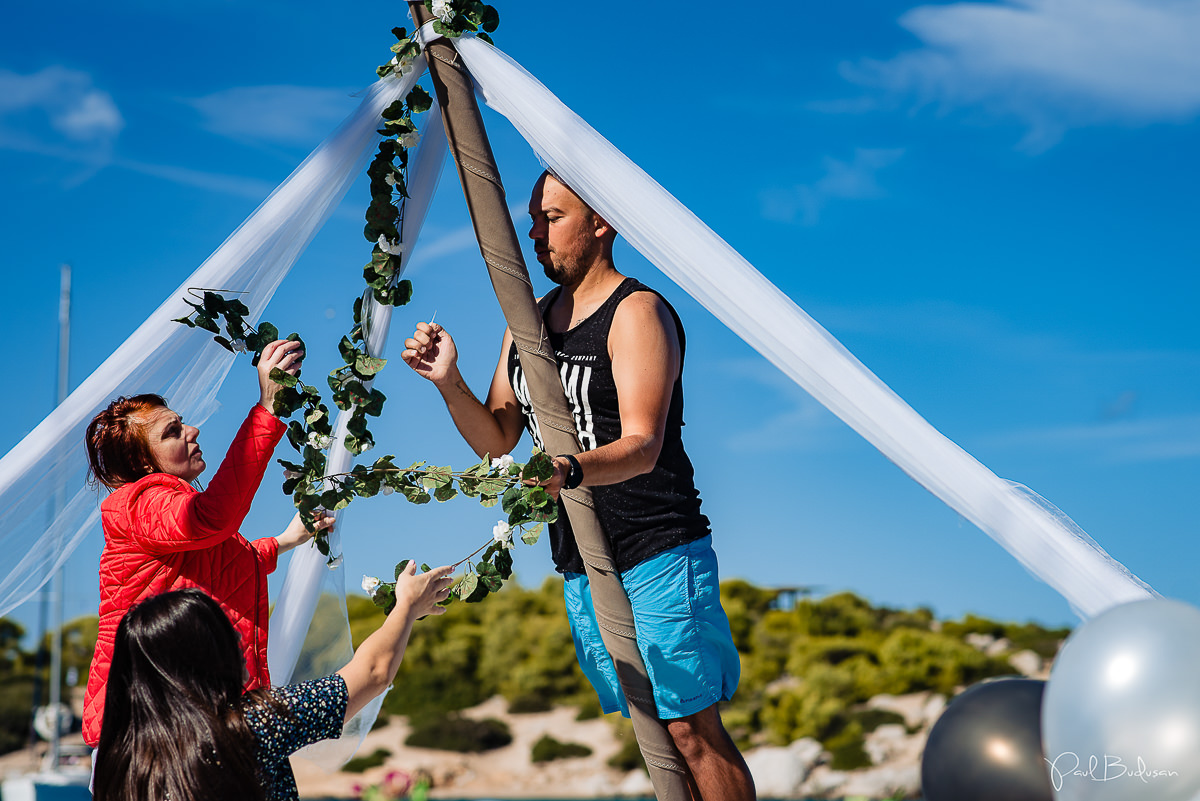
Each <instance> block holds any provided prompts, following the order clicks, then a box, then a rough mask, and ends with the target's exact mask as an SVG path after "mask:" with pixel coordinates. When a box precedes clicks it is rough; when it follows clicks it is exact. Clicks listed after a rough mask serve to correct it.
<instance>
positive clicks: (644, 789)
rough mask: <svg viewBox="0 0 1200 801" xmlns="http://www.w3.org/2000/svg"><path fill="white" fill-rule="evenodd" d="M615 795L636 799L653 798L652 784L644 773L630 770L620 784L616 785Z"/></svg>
mask: <svg viewBox="0 0 1200 801" xmlns="http://www.w3.org/2000/svg"><path fill="white" fill-rule="evenodd" d="M617 795H620V796H632V797H637V798H641V797H644V796H653V795H654V784H653V783H651V781H650V777H649V776H647V775H646V771H644V770H642V769H641V768H638V769H637V770H631V771H629V773H628V774H627V775H626V776H625V778H624V779H622V780H621V783H620V784H619V785H617Z"/></svg>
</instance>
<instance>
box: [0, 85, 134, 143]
mask: <svg viewBox="0 0 1200 801" xmlns="http://www.w3.org/2000/svg"><path fill="white" fill-rule="evenodd" d="M47 124H48V125H49V129H50V130H49V131H47V130H46V127H47ZM124 127H125V120H124V118H123V117H122V116H121V112H120V111H119V110H118V109H117V105H116V103H115V102H113V99H112V96H111V95H109V94H108V93H107V92H104V91H101V90H100V89H97V88H96V87H95V86H94V84H93V82H92V78H91V76H90V75H88V74H87V73H85V72H80V71H78V70H71V69H67V68H66V67H59V66H54V67H46V68H45V69H43V70H40V71H39V72H35V73H32V74H30V75H21V74H19V73H16V72H11V71H9V70H0V130H2V131H3V132H4V133H5V134H6V135H7V138H12V139H22V138H36V139H39V140H43V139H45V138H47V136H49V137H51V138H56V139H59V140H62V139H66V140H68V141H70V142H73V143H87V144H92V145H101V146H106V145H109V144H111V143H112V142H113V141H114V140H115V139H116V137H117V135H118V134H119V133H120V132H121V129H122V128H124ZM51 132H53V133H51ZM55 134H57V136H55Z"/></svg>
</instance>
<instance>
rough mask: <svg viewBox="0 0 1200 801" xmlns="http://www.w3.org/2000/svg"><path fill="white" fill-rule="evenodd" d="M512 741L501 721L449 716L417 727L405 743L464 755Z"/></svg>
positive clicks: (502, 745) (498, 746)
mask: <svg viewBox="0 0 1200 801" xmlns="http://www.w3.org/2000/svg"><path fill="white" fill-rule="evenodd" d="M511 742H512V733H511V732H510V731H509V729H508V726H507V725H505V724H504V723H503V722H502V721H499V720H496V719H495V718H486V719H484V720H472V719H471V718H464V717H461V716H459V715H448V716H446V717H442V718H438V719H436V720H431V721H427V722H425V723H424V724H422V725H419V726H417V727H416V728H414V729H413V731H412V733H411V734H409V735H408V739H406V740H405V741H404V744H405V745H411V746H413V747H414V748H436V749H438V750H439V751H457V752H459V753H464V754H467V753H478V752H480V751H491V750H492V749H493V748H503V747H504V746H506V745H508V744H509V743H511Z"/></svg>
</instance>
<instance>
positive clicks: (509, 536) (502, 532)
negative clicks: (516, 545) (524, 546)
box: [492, 520, 513, 549]
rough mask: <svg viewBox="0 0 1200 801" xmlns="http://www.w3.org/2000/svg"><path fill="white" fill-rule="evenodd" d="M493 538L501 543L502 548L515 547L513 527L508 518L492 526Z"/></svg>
mask: <svg viewBox="0 0 1200 801" xmlns="http://www.w3.org/2000/svg"><path fill="white" fill-rule="evenodd" d="M492 539H494V540H495V541H496V542H498V543H500V547H501V548H505V549H508V548H511V547H513V533H512V527H511V526H510V525H508V521H507V520H500V521H498V522H497V523H496V525H494V526H492Z"/></svg>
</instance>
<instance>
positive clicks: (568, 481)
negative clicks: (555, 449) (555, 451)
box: [559, 453, 583, 489]
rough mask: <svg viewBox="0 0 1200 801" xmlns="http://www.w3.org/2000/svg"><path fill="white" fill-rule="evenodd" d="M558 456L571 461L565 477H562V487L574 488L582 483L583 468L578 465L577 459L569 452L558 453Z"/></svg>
mask: <svg viewBox="0 0 1200 801" xmlns="http://www.w3.org/2000/svg"><path fill="white" fill-rule="evenodd" d="M559 456H560V457H561V458H563V459H566V460H567V461H568V462H570V463H571V469H570V470H568V471H567V477H566V478H565V479H563V486H562V488H563V489H575V488H576V487H578V486H579V485H580V484H582V483H583V468H581V467H580V466H579V460H578V459H576V458H575V457H574V456H572V455H571V454H569V453H560V454H559Z"/></svg>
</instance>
